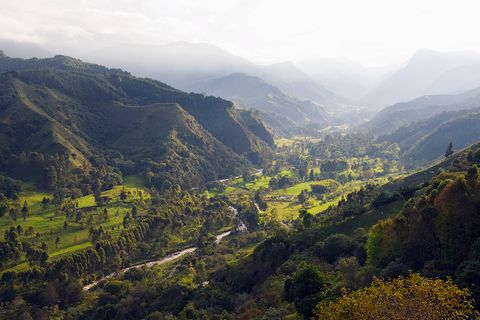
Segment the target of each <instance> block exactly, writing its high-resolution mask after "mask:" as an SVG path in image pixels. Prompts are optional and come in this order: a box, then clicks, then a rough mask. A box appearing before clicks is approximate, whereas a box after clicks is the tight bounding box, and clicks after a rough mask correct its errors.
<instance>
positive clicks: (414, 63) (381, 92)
mask: <svg viewBox="0 0 480 320" xmlns="http://www.w3.org/2000/svg"><path fill="white" fill-rule="evenodd" d="M478 63H480V57H479V56H478V55H475V54H470V53H464V52H457V53H441V52H435V51H432V50H425V49H424V50H420V51H418V52H416V53H415V55H414V56H413V57H412V58H411V59H410V60H409V62H408V63H407V64H406V65H405V66H404V67H402V68H400V69H399V70H398V71H396V72H394V73H393V74H392V75H391V76H390V77H388V78H387V79H385V80H384V81H383V82H381V83H380V84H379V85H378V87H376V88H375V89H374V90H372V91H371V92H369V93H368V94H367V95H365V96H364V97H363V98H362V99H360V102H361V103H362V104H365V105H368V106H371V107H373V108H379V107H382V106H387V105H391V104H394V103H396V102H402V101H409V100H411V99H414V98H416V97H419V96H422V95H426V94H449V93H452V92H453V91H458V89H459V88H458V84H457V83H456V82H455V81H454V79H452V80H451V81H445V80H439V81H441V83H442V85H441V86H440V85H435V82H436V81H437V79H439V78H441V77H442V75H443V74H445V73H446V72H449V71H451V70H452V69H456V68H459V67H462V66H468V65H472V64H478ZM444 79H445V78H444ZM461 89H462V90H468V89H471V87H467V88H461Z"/></svg>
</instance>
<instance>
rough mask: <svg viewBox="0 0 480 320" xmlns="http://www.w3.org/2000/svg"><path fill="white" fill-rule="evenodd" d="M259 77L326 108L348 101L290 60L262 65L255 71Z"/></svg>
mask: <svg viewBox="0 0 480 320" xmlns="http://www.w3.org/2000/svg"><path fill="white" fill-rule="evenodd" d="M257 74H259V76H260V78H262V79H264V80H265V81H267V82H269V83H272V84H273V85H275V86H277V87H279V88H280V89H281V90H282V91H283V92H285V93H286V94H288V95H290V96H293V97H296V98H298V99H301V100H310V101H313V102H316V103H319V104H322V105H323V106H324V107H325V108H326V109H327V110H332V109H335V107H336V106H338V105H340V104H349V103H350V102H349V101H348V100H347V99H345V98H343V97H340V96H338V95H337V94H335V93H333V92H332V91H330V90H328V89H326V88H325V87H323V86H322V85H320V84H318V83H316V82H315V81H314V80H313V79H312V78H310V77H309V76H308V75H306V74H305V73H304V72H303V71H301V70H300V69H298V68H297V67H296V66H295V65H294V64H293V63H292V62H282V63H277V64H273V65H270V66H266V67H264V68H263V69H262V70H259V72H257Z"/></svg>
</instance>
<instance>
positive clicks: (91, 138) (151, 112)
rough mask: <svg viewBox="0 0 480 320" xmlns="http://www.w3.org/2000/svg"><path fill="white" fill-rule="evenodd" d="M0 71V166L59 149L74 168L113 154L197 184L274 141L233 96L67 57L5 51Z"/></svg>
mask: <svg viewBox="0 0 480 320" xmlns="http://www.w3.org/2000/svg"><path fill="white" fill-rule="evenodd" d="M0 78H1V79H0V124H1V125H0V154H2V159H0V160H1V161H0V162H1V164H0V166H2V165H4V164H5V165H6V163H10V164H12V162H11V159H9V157H11V156H12V155H17V156H19V155H20V154H22V153H26V154H32V153H38V154H41V155H42V157H49V156H51V155H55V154H61V155H64V156H66V157H67V158H68V159H69V161H70V163H71V164H72V166H74V167H76V168H78V169H79V170H90V168H92V167H96V166H98V161H99V160H98V159H97V158H98V157H114V158H118V159H119V160H118V161H121V162H125V161H126V162H131V163H132V164H133V165H129V167H130V169H129V170H134V171H137V172H138V173H142V174H146V173H147V171H148V172H151V173H152V175H155V176H156V177H157V179H158V180H160V181H161V180H165V181H167V180H168V181H170V183H179V184H182V185H185V186H195V185H197V184H199V183H202V182H204V181H208V180H212V179H217V178H219V177H227V176H229V175H232V174H238V173H239V172H240V171H241V170H242V168H243V167H244V166H246V165H248V163H253V164H257V165H259V164H261V163H262V162H263V161H264V160H265V159H267V158H268V157H269V155H270V146H272V145H273V139H272V137H271V135H270V133H269V131H268V130H267V129H266V127H265V126H264V125H263V123H262V122H261V120H260V119H259V118H258V117H257V116H256V115H255V114H253V113H251V112H249V111H245V110H239V109H236V108H235V107H234V105H233V104H232V103H231V102H229V101H226V100H223V99H220V98H214V97H209V96H203V95H200V94H188V93H185V92H182V91H180V90H177V89H175V88H173V87H170V86H168V85H166V84H164V83H161V82H159V81H154V80H149V79H142V78H137V77H134V76H132V75H131V74H129V73H127V72H124V71H121V70H118V69H108V68H106V67H102V66H99V65H94V64H88V63H84V62H82V61H81V60H78V59H74V58H70V57H66V56H56V57H54V58H48V59H29V60H24V59H18V58H16V59H13V58H9V57H7V56H5V55H4V54H1V55H0ZM95 159H97V160H95ZM120 159H121V160H120ZM8 161H10V162H8ZM13 165H14V163H13ZM157 185H158V183H157Z"/></svg>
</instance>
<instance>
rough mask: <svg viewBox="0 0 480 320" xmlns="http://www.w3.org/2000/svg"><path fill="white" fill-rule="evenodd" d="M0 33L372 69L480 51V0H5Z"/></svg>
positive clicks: (61, 43) (71, 45)
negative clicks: (335, 60) (203, 46)
mask: <svg viewBox="0 0 480 320" xmlns="http://www.w3.org/2000/svg"><path fill="white" fill-rule="evenodd" d="M0 7H1V10H0V38H6V39H12V40H17V41H29V42H36V43H40V44H42V45H46V46H47V47H49V48H51V49H52V51H57V52H58V51H62V52H65V53H68V54H73V53H75V52H76V50H82V51H88V50H92V49H96V48H99V47H102V46H109V45H114V44H118V43H122V44H125V43H126V44H164V43H168V42H173V41H180V40H181V41H189V42H207V43H211V44H215V45H217V46H219V47H221V48H224V49H226V50H228V51H230V52H232V53H234V54H237V55H240V56H243V57H246V58H248V59H251V60H253V61H255V62H259V63H273V62H279V61H284V60H293V61H298V60H300V59H303V58H307V57H312V56H318V57H331V56H343V57H346V58H349V59H351V60H354V61H357V62H360V63H362V64H364V65H369V66H380V65H385V64H396V63H400V62H403V61H404V60H405V59H407V58H408V57H409V56H410V55H411V54H412V53H413V52H414V51H415V50H417V49H419V48H430V49H434V50H440V51H457V50H462V51H463V50H471V51H480V37H479V36H478V32H479V30H480V19H479V14H480V1H479V0H455V1H453V0H451V1H444V0H402V1H398V0H329V1H324V0H291V1H284V0H135V1H130V0H72V1H70V0H0Z"/></svg>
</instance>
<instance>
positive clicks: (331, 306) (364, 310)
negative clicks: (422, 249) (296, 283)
mask: <svg viewBox="0 0 480 320" xmlns="http://www.w3.org/2000/svg"><path fill="white" fill-rule="evenodd" d="M476 315H477V312H476V311H475V309H474V300H473V299H472V297H471V294H470V292H469V291H468V289H461V288H459V287H457V286H456V285H455V284H454V283H453V282H452V281H451V280H446V281H445V280H441V279H434V280H432V279H427V278H424V277H422V276H420V275H418V274H413V275H410V276H409V277H407V278H404V277H399V278H396V279H394V280H392V281H390V282H385V281H383V280H379V279H374V281H373V282H372V285H371V286H370V287H368V288H365V289H361V290H358V291H353V292H351V293H348V292H347V291H346V290H344V291H343V294H342V296H341V297H340V298H339V299H338V300H336V301H325V302H321V303H320V304H319V305H317V307H316V311H315V317H314V319H318V320H322V319H325V320H326V319H328V320H337V319H338V320H340V319H399V320H401V319H405V320H406V319H409V320H423V319H465V320H467V319H474V318H476V317H475V316H476Z"/></svg>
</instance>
